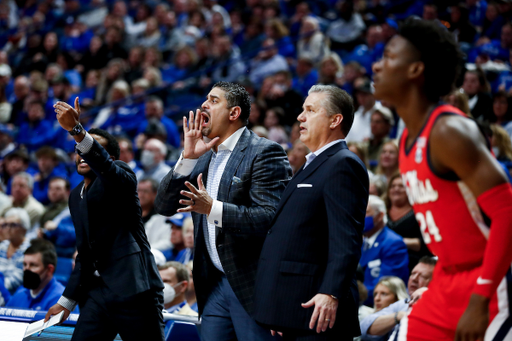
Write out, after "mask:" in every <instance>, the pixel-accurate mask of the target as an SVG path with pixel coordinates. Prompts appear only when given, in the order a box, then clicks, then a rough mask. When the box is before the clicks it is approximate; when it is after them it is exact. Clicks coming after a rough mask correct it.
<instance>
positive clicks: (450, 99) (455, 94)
mask: <svg viewBox="0 0 512 341" xmlns="http://www.w3.org/2000/svg"><path fill="white" fill-rule="evenodd" d="M444 101H445V102H446V103H448V104H450V105H453V106H454V107H455V108H457V109H459V110H460V111H462V112H463V113H465V114H466V115H468V116H469V115H471V111H470V110H469V103H468V95H466V93H465V92H464V90H463V89H462V88H459V89H455V90H453V91H452V92H451V93H449V94H448V95H447V96H446V97H445V98H444Z"/></svg>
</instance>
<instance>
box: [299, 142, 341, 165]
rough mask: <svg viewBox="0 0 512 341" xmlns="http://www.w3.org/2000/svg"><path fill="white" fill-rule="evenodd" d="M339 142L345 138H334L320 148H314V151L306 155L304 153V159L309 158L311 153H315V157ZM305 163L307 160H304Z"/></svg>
mask: <svg viewBox="0 0 512 341" xmlns="http://www.w3.org/2000/svg"><path fill="white" fill-rule="evenodd" d="M340 142H345V139H339V140H335V141H332V142H329V143H328V144H326V145H325V146H323V147H322V148H320V149H318V150H316V151H314V152H311V153H309V154H308V155H306V160H309V158H310V157H311V154H315V157H317V156H318V155H320V154H322V153H323V152H324V151H326V150H327V149H329V148H330V147H332V146H334V145H335V144H336V143H340ZM306 163H308V162H306Z"/></svg>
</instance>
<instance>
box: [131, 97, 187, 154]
mask: <svg viewBox="0 0 512 341" xmlns="http://www.w3.org/2000/svg"><path fill="white" fill-rule="evenodd" d="M144 113H145V115H146V119H145V120H144V121H142V123H141V124H140V125H139V128H138V131H137V135H139V134H142V133H143V132H144V130H146V128H147V126H148V120H149V119H151V118H155V119H157V120H159V121H160V122H162V124H163V125H164V126H165V130H166V132H167V140H166V141H167V143H168V144H170V145H171V146H173V147H175V148H177V147H179V146H180V133H179V131H178V127H177V126H176V123H174V121H173V120H172V119H171V118H169V117H167V116H164V102H163V101H162V100H161V99H160V98H158V97H156V96H150V97H149V98H148V99H147V100H146V104H145V107H144Z"/></svg>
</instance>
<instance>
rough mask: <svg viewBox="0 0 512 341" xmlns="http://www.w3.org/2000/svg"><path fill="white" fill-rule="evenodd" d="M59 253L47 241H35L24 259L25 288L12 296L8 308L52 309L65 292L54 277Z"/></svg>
mask: <svg viewBox="0 0 512 341" xmlns="http://www.w3.org/2000/svg"><path fill="white" fill-rule="evenodd" d="M56 266H57V253H56V252H55V247H54V246H53V244H52V243H51V242H49V241H47V240H42V239H35V240H33V241H32V244H31V245H30V247H29V248H28V249H27V250H26V251H25V256H24V258H23V287H22V288H20V289H18V291H17V292H16V293H15V294H14V295H12V297H11V299H10V300H9V302H7V305H6V306H7V307H10V308H21V309H30V310H48V309H50V308H51V307H52V306H53V305H54V304H55V303H57V301H58V300H59V298H60V296H61V295H62V293H63V292H64V286H63V285H62V284H60V283H59V282H57V280H56V279H55V278H54V277H53V274H54V273H55V267H56Z"/></svg>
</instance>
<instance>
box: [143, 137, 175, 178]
mask: <svg viewBox="0 0 512 341" xmlns="http://www.w3.org/2000/svg"><path fill="white" fill-rule="evenodd" d="M166 155H167V147H166V146H165V144H164V143H163V142H162V141H160V140H157V139H149V140H147V141H146V143H145V144H144V150H143V151H142V153H141V156H140V163H141V164H142V168H143V170H144V172H143V173H142V176H141V178H146V177H149V178H152V179H154V180H155V181H157V182H158V183H160V181H161V180H162V178H163V177H164V176H165V175H167V173H169V171H170V170H171V167H169V166H168V165H166V164H165V156H166Z"/></svg>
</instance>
